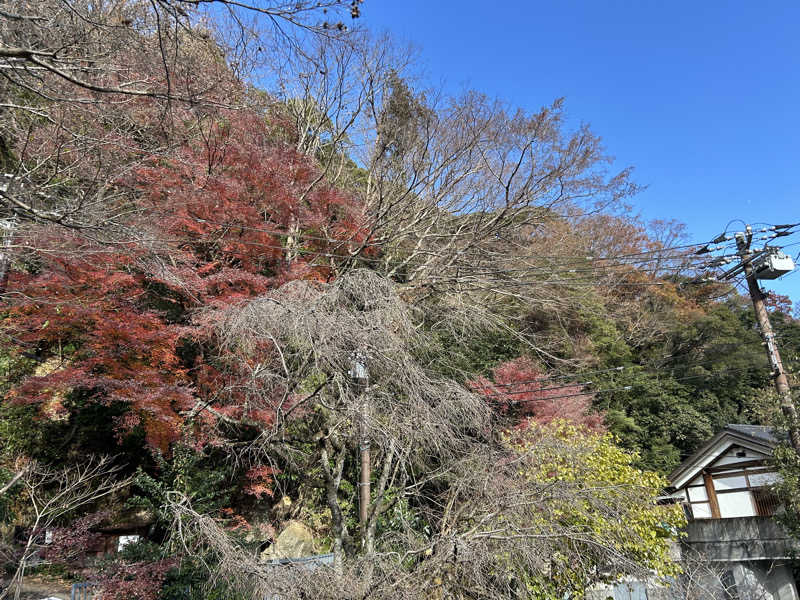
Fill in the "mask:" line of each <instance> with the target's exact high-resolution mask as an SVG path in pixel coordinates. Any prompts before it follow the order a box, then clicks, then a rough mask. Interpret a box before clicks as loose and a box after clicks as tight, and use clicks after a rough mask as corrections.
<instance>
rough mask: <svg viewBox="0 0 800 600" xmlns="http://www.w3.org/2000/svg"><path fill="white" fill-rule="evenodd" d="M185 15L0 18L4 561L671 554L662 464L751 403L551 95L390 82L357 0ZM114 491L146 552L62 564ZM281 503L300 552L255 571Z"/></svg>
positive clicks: (333, 581)
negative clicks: (298, 533)
mask: <svg viewBox="0 0 800 600" xmlns="http://www.w3.org/2000/svg"><path fill="white" fill-rule="evenodd" d="M218 5H219V6H215V7H213V8H208V7H205V5H204V4H203V3H196V2H184V1H181V0H168V1H162V2H158V3H141V2H138V0H131V1H130V2H126V3H119V4H113V5H98V4H96V3H72V2H70V3H66V2H61V1H60V0H42V1H37V2H28V1H27V0H25V1H21V2H14V3H13V8H14V11H12V12H13V13H14V14H13V15H12V17H13V18H10V20H8V21H7V22H6V24H5V25H2V27H3V28H4V29H3V38H2V39H3V40H4V41H3V46H2V48H0V60H2V61H3V65H4V67H5V68H4V70H3V73H2V74H3V79H2V81H0V86H2V91H3V97H4V98H6V99H7V101H6V103H5V104H3V108H2V110H3V119H2V123H0V142H1V143H0V146H1V147H2V157H3V168H4V176H5V183H4V184H3V187H2V190H1V191H0V201H1V202H0V210H2V214H1V215H0V217H2V219H3V223H4V228H5V229H4V231H5V232H6V235H5V237H4V240H5V241H4V246H3V249H2V252H3V254H2V257H0V275H2V277H1V278H0V279H2V289H1V290H0V291H2V300H3V304H2V308H1V309H0V335H2V339H3V344H2V349H1V350H0V364H2V369H3V372H4V374H5V377H4V378H3V383H2V387H1V388H0V391H1V392H2V394H3V396H2V404H1V405H0V439H2V441H3V444H2V450H1V451H0V452H1V454H0V461H1V462H0V465H1V466H2V471H0V473H2V477H0V482H4V483H3V484H2V488H1V489H2V490H3V492H2V495H0V513H2V515H3V519H4V522H5V526H4V536H5V537H4V541H3V545H2V552H3V558H4V560H5V561H6V563H5V568H6V569H7V571H8V573H9V576H11V575H13V576H14V577H15V579H14V581H16V582H18V581H19V580H21V578H22V577H24V575H25V571H26V568H27V564H28V563H29V562H30V560H31V559H32V557H34V556H36V557H39V558H44V560H45V561H46V562H47V563H48V564H49V565H50V566H48V567H47V568H50V569H56V570H59V572H62V573H69V574H72V576H75V577H81V578H86V577H89V576H91V577H93V578H100V580H101V581H104V582H105V587H104V590H105V591H104V592H103V594H104V597H108V598H123V597H124V598H134V597H136V598H147V599H151V598H165V599H166V598H179V597H180V598H183V597H186V596H185V595H182V594H185V593H186V590H187V589H189V590H191V593H192V594H195V597H198V598H200V597H202V598H214V597H225V598H231V597H241V598H255V597H264V596H265V594H267V593H273V592H274V591H275V590H279V591H280V594H281V597H282V598H287V599H289V598H301V597H309V596H308V594H311V595H312V596H313V597H316V598H322V597H331V598H345V597H347V598H350V597H387V598H388V597H391V598H398V597H408V598H418V597H442V598H443V597H462V598H490V597H492V598H494V597H520V598H522V597H531V598H562V597H564V594H565V593H571V594H573V596H572V597H579V596H580V594H582V593H583V590H585V588H586V586H588V585H590V584H591V583H592V582H595V581H600V580H609V579H614V578H616V577H619V576H622V575H636V576H649V574H650V573H651V572H653V571H655V572H657V573H658V574H659V576H667V575H670V574H674V573H676V572H677V569H678V566H677V565H675V564H674V563H673V562H672V561H671V559H670V556H669V553H668V543H669V540H670V538H672V537H674V536H675V533H676V530H677V527H679V526H680V524H681V523H682V519H683V516H682V514H681V513H680V511H678V510H677V509H675V508H674V507H665V506H658V505H656V504H655V502H654V500H655V497H656V496H657V495H658V494H659V493H660V492H661V490H662V488H663V486H664V485H665V481H664V479H663V477H662V475H663V474H665V473H667V472H669V471H670V470H671V469H672V468H673V467H675V466H676V465H677V464H678V463H679V462H680V460H681V459H682V458H683V457H685V456H687V455H688V454H689V453H690V452H692V451H693V450H694V449H696V448H697V447H698V445H699V444H700V443H702V442H703V441H704V440H706V439H707V438H709V437H710V436H711V435H712V434H713V433H714V432H715V431H716V430H718V429H719V428H721V427H722V426H723V425H724V424H726V423H730V422H740V423H746V422H766V420H768V419H769V418H771V415H772V412H773V411H772V409H771V407H772V406H773V404H774V403H773V402H772V399H771V388H770V386H771V380H770V376H769V369H768V367H767V362H766V357H765V355H764V351H763V348H762V346H761V342H760V338H759V335H758V333H757V330H756V328H755V322H754V318H753V314H752V310H751V308H750V306H749V300H745V299H744V298H742V297H741V296H740V295H739V294H738V293H737V292H736V291H735V290H734V289H732V288H731V287H729V286H728V285H727V284H725V285H723V284H709V283H697V278H698V276H699V275H702V274H703V273H705V272H706V271H708V270H709V267H708V261H707V260H706V259H705V258H704V257H703V256H699V255H697V254H695V252H696V250H697V246H696V245H693V244H692V243H691V240H688V239H687V236H686V234H685V232H684V227H683V226H682V225H681V224H679V223H676V222H674V221H669V220H665V221H658V222H652V223H644V222H642V221H640V220H639V219H638V218H636V217H635V216H632V215H631V214H630V212H629V208H628V206H627V205H626V201H627V199H629V198H630V197H632V195H634V194H635V193H636V191H637V188H636V185H635V184H634V183H633V181H632V178H631V172H630V170H628V169H623V170H619V171H614V170H612V167H613V165H612V163H611V161H610V159H609V158H608V155H607V153H606V150H605V148H603V146H602V143H601V140H600V138H599V137H598V136H597V135H595V134H594V133H593V132H592V131H591V130H590V129H589V128H588V127H587V126H582V127H580V128H578V129H576V130H571V129H569V128H568V127H567V126H566V125H565V112H564V111H565V108H564V106H563V104H562V102H561V101H555V102H554V103H553V104H552V105H551V106H547V107H544V108H542V109H541V110H540V111H538V112H535V113H528V112H525V111H522V110H517V109H515V108H512V107H509V106H508V105H506V104H505V103H503V102H501V101H495V100H491V99H489V98H486V97H485V96H483V95H481V94H479V93H477V92H465V93H463V94H461V95H459V96H455V97H451V96H447V95H445V94H443V93H441V92H439V91H437V90H430V89H421V88H417V87H415V86H414V84H413V82H414V81H415V78H414V70H413V64H412V62H411V61H410V59H409V57H408V55H407V53H404V52H401V51H400V50H399V49H397V48H396V47H395V46H393V45H392V44H391V42H390V41H389V40H386V39H375V38H374V37H372V36H371V35H370V34H368V33H365V32H360V31H354V32H351V31H349V30H348V29H347V27H345V25H344V23H343V22H340V20H342V21H344V20H348V21H349V20H350V18H351V17H357V16H358V14H359V11H360V6H359V5H360V3H359V2H353V3H351V4H348V5H342V3H340V2H322V3H311V2H308V3H306V2H292V3H289V4H286V5H282V4H278V3H267V5H268V6H267V7H266V8H265V7H264V6H263V5H261V4H259V5H253V6H245V5H242V4H236V3H230V4H229V3H227V2H224V1H223V2H220V3H218ZM252 20H255V23H256V24H255V25H254V26H252V27H251V26H250V25H247V26H245V25H244V24H245V23H250V22H251V21H252ZM255 32H258V33H255ZM771 302H772V304H771V308H772V310H773V312H772V319H773V325H774V327H775V328H776V331H777V333H778V340H779V344H780V347H781V350H782V352H783V355H784V361H785V363H786V365H787V367H788V368H789V370H790V371H792V372H793V371H795V370H796V368H797V364H798V355H800V324H798V322H797V321H796V320H794V319H793V318H792V317H791V316H790V315H791V304H790V303H789V301H788V299H785V298H781V297H778V296H772V297H771ZM367 448H368V449H369V458H370V461H371V477H370V479H369V487H367V490H368V493H369V497H368V502H367V503H366V505H365V511H364V513H365V514H361V515H360V514H359V491H360V490H363V489H364V487H365V482H364V481H361V480H360V474H361V472H362V468H363V467H362V465H363V459H364V456H365V451H366V449H367ZM108 456H110V457H111V458H102V457H108ZM131 510H139V511H140V512H141V511H144V513H145V514H147V515H148V523H149V525H148V530H147V536H146V537H147V539H146V541H142V542H140V543H138V544H132V545H131V546H130V547H128V548H126V550H125V551H124V552H122V553H120V554H117V555H115V557H114V558H113V559H111V558H109V559H106V560H104V561H100V562H96V561H91V560H88V559H87V557H86V556H84V554H83V553H82V552H77V551H76V548H85V547H88V541H87V540H89V539H92V537H93V536H97V535H98V527H99V526H100V524H101V523H104V522H108V521H109V520H111V521H113V520H114V519H115V518H119V515H120V514H121V513H123V512H125V511H131ZM289 519H293V520H295V521H301V522H303V523H304V524H305V526H306V527H308V528H309V529H310V530H311V531H312V532H313V537H314V547H315V549H316V551H318V552H332V553H333V555H334V558H333V560H334V568H333V569H332V570H331V571H322V570H319V571H313V572H311V571H308V572H306V571H302V572H296V571H293V570H279V569H274V568H270V567H269V566H266V565H265V563H264V562H263V561H259V559H258V556H259V552H260V551H261V550H263V549H264V548H266V547H267V546H269V544H270V543H272V542H273V540H274V537H275V536H276V535H277V533H278V532H279V531H280V530H281V529H282V527H283V526H284V524H285V523H286V522H287V521H288V520H289ZM14 527H16V534H14ZM45 530H50V531H51V533H53V532H54V533H53V535H54V538H53V539H52V540H51V541H50V542H49V543H48V544H47V545H46V547H42V546H43V545H44V541H43V539H44V538H43V537H42V536H43V535H44V534H43V532H44V531H45ZM21 540H22V543H20V541H21ZM25 540H27V541H25ZM26 561H27V562H26ZM8 590H9V591H8V592H7V593H9V594H10V593H13V591H11V590H13V585H12V586H11V587H9V588H8ZM3 593H6V592H3ZM3 593H0V597H4V596H3V595H2V594H3ZM237 594H238V595H237Z"/></svg>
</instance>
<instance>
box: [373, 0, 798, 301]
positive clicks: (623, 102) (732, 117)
mask: <svg viewBox="0 0 800 600" xmlns="http://www.w3.org/2000/svg"><path fill="white" fill-rule="evenodd" d="M362 14H363V24H364V25H366V26H368V27H370V28H372V29H375V30H378V31H382V30H388V31H389V32H391V33H392V34H393V36H394V37H395V38H397V39H398V40H399V41H404V42H411V43H412V44H413V45H415V46H416V47H417V48H418V51H419V58H420V62H421V64H422V67H423V69H424V72H425V73H426V76H427V78H428V79H429V81H430V82H431V83H435V84H440V83H441V84H443V85H444V86H445V88H446V89H450V90H453V91H457V90H459V89H462V88H464V87H471V88H475V89H478V90H480V91H482V92H484V93H487V94H488V95H490V96H494V97H498V98H501V99H504V100H507V101H509V102H511V103H512V104H515V105H518V106H522V107H524V108H528V109H531V110H534V109H536V108H538V107H540V106H542V105H544V104H549V103H550V102H552V101H553V100H554V99H555V98H558V97H562V96H563V97H565V98H566V107H567V111H568V113H569V115H570V118H571V119H572V120H573V121H574V122H575V123H579V122H586V123H589V124H590V125H591V126H592V129H593V130H594V131H595V132H596V133H597V134H599V135H601V136H602V138H603V139H604V142H605V145H606V147H607V149H608V152H609V154H611V155H613V156H615V157H616V159H617V162H616V165H617V166H619V167H624V166H629V165H631V166H633V167H635V171H634V178H635V180H636V181H637V183H639V184H642V185H646V186H647V189H646V190H645V191H643V192H642V193H641V194H639V195H638V196H637V197H636V198H634V199H633V201H632V203H633V204H634V207H635V210H636V211H637V212H639V213H640V214H641V215H642V216H643V217H645V218H647V219H651V218H675V219H678V220H680V221H683V222H684V223H686V224H687V226H688V229H689V232H690V233H691V235H692V238H693V240H696V241H705V240H708V239H710V238H711V237H713V236H715V235H716V234H717V233H719V232H720V231H722V230H723V229H724V228H725V226H726V224H727V223H728V222H729V221H731V220H732V219H743V220H745V221H747V222H766V223H792V222H797V221H800V3H798V2H790V1H786V2H762V3H755V2H742V1H731V2H721V1H720V2H705V3H702V2H691V3H690V2H678V1H674V0H673V1H671V2H654V1H649V2H648V1H639V2H633V1H628V2H621V1H610V0H595V1H593V2H590V1H578V0H560V1H556V0H542V1H535V0H532V1H527V2H524V1H522V0H508V1H506V2H485V1H484V2H478V1H475V0H466V1H465V0H427V1H422V0H403V1H399V0H366V2H365V3H364V5H363V12H362ZM735 226H736V224H734V225H732V228H735ZM792 242H800V234H798V235H795V236H793V237H792V238H790V239H788V243H792ZM788 250H792V251H793V255H797V254H798V252H800V244H798V245H797V246H794V247H792V248H789V249H788ZM798 272H800V268H798V269H797V270H796V271H795V272H794V273H792V274H791V275H789V276H787V277H785V278H783V279H782V280H779V281H776V282H767V285H766V287H768V288H770V289H774V290H776V291H778V292H779V293H784V294H789V295H790V296H792V298H793V299H794V300H795V301H796V302H800V275H798Z"/></svg>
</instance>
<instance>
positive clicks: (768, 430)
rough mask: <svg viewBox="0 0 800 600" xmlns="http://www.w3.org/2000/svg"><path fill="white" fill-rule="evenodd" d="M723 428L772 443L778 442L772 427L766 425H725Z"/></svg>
mask: <svg viewBox="0 0 800 600" xmlns="http://www.w3.org/2000/svg"><path fill="white" fill-rule="evenodd" d="M725 429H728V430H730V431H735V432H737V433H743V434H744V435H749V436H751V437H754V438H761V439H763V440H766V441H768V442H770V443H772V444H777V443H778V438H776V437H775V431H774V430H773V429H772V427H767V426H766V425H726V426H725Z"/></svg>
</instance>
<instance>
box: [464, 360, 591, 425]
mask: <svg viewBox="0 0 800 600" xmlns="http://www.w3.org/2000/svg"><path fill="white" fill-rule="evenodd" d="M468 385H469V387H470V388H471V389H472V390H473V391H474V392H476V393H478V394H481V395H482V396H483V397H484V398H486V400H487V401H488V402H489V403H490V404H491V405H492V406H493V407H494V408H495V409H496V410H497V411H498V412H500V413H502V414H504V415H507V416H510V417H512V418H513V419H514V420H515V421H516V423H517V426H518V427H526V426H527V424H528V423H529V422H530V421H534V422H536V423H541V424H547V423H550V422H551V421H554V420H559V419H564V420H568V421H571V422H573V423H575V424H577V425H582V426H584V427H587V428H589V429H591V430H594V431H603V430H605V424H604V422H603V418H604V417H603V414H602V413H598V412H594V411H593V410H592V395H591V394H590V393H589V392H587V391H586V390H585V389H584V388H583V386H582V385H580V384H577V383H569V382H567V381H565V380H564V379H553V378H548V377H547V376H546V375H545V374H544V373H543V372H542V370H541V369H539V368H538V367H537V366H536V364H535V363H534V362H533V361H532V360H531V359H529V358H527V357H521V358H516V359H514V360H511V361H508V362H504V363H501V364H500V365H498V366H496V367H495V368H494V369H492V378H491V380H489V379H487V378H486V377H479V378H477V379H474V380H472V381H470V382H469V383H468Z"/></svg>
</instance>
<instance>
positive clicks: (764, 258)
mask: <svg viewBox="0 0 800 600" xmlns="http://www.w3.org/2000/svg"><path fill="white" fill-rule="evenodd" d="M752 265H753V271H754V272H755V274H756V279H777V278H778V277H780V276H781V275H786V273H790V272H792V271H793V270H794V261H793V260H792V257H791V256H789V255H787V254H784V253H783V252H781V251H780V250H779V249H778V248H765V249H764V251H763V252H761V253H760V254H759V255H758V256H756V257H755V258H754V259H753V262H752Z"/></svg>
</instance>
